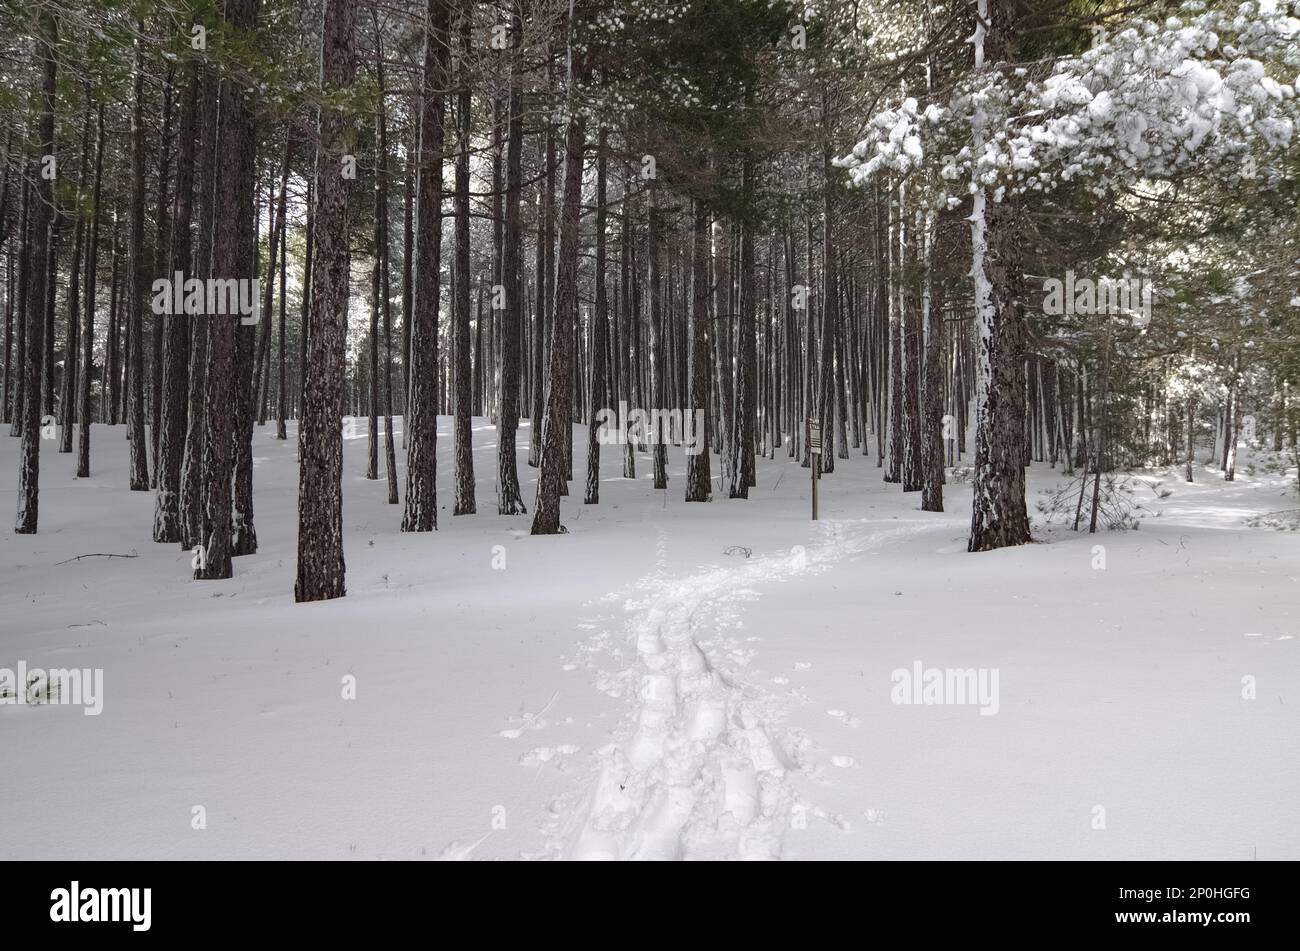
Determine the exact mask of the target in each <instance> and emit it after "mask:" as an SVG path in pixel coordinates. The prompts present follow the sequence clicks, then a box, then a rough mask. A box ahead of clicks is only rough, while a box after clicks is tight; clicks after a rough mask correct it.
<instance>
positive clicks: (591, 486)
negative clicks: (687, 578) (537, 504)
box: [583, 126, 609, 505]
mask: <svg viewBox="0 0 1300 951" xmlns="http://www.w3.org/2000/svg"><path fill="white" fill-rule="evenodd" d="M608 144H609V130H608V129H606V128H605V127H604V126H601V129H600V136H599V138H598V140H597V142H596V312H595V314H593V315H592V321H593V327H592V332H591V412H590V414H589V417H588V428H587V492H586V495H585V496H584V498H583V501H584V502H585V503H586V504H588V505H595V504H596V503H598V502H600V438H599V434H600V423H599V421H598V418H597V417H598V416H600V411H601V410H602V409H606V408H608V405H609V371H608V361H607V353H606V348H607V346H608V344H607V342H606V336H607V334H608V328H607V322H608V320H609V300H608V298H607V297H606V293H605V215H606V200H605V186H606V182H607V176H608V172H609V156H608V155H607V154H606V149H607V146H608Z"/></svg>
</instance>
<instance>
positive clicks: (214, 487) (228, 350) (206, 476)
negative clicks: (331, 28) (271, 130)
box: [194, 0, 258, 579]
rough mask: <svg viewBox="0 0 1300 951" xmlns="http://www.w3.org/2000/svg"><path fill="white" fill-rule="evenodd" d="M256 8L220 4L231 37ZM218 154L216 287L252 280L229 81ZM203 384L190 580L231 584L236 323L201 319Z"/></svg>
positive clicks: (238, 110) (246, 198)
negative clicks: (197, 536)
mask: <svg viewBox="0 0 1300 951" xmlns="http://www.w3.org/2000/svg"><path fill="white" fill-rule="evenodd" d="M257 2H258V0H227V4H226V20H227V22H228V23H229V24H230V25H231V26H233V27H234V28H235V29H236V30H251V29H252V28H253V26H254V24H255V22H256V18H257ZM220 97H221V98H220V101H221V116H220V130H219V135H220V137H221V138H220V147H219V148H218V151H217V166H218V168H217V185H216V189H217V191H216V195H217V208H218V212H217V214H216V219H215V223H214V227H213V239H212V262H213V264H212V276H213V278H214V279H218V280H250V279H251V278H252V264H253V261H252V257H253V250H254V249H253V247H252V244H253V240H252V239H253V218H254V215H255V208H254V194H253V191H254V187H253V176H254V162H253V149H254V145H253V133H254V129H253V119H254V117H253V111H252V108H251V106H250V102H249V95H248V93H247V92H246V91H245V90H244V89H243V88H242V87H241V86H240V85H239V84H238V83H237V82H236V81H235V80H233V79H229V78H226V79H222V81H221V92H220ZM204 321H205V323H206V324H207V327H208V355H207V379H206V381H205V384H206V385H205V393H204V402H205V413H204V429H205V433H204V440H203V477H202V478H203V496H204V516H203V552H202V554H201V556H199V557H198V559H197V562H198V567H197V568H195V571H194V577H195V578H196V579H219V578H229V577H230V576H231V556H232V554H233V553H234V546H233V541H234V539H233V537H232V528H233V527H234V526H233V519H232V510H233V509H234V500H233V499H232V492H231V483H232V479H233V476H234V474H235V473H234V467H235V458H234V457H235V445H236V442H239V443H242V442H243V427H244V418H245V415H246V413H247V411H248V399H247V398H246V396H244V395H242V394H241V393H240V392H239V390H240V388H241V385H246V383H245V382H244V377H243V375H242V374H240V373H239V361H238V354H237V349H238V348H237V346H236V332H237V328H238V327H239V326H240V325H239V318H238V316H236V315H232V314H208V315H207V316H206V317H205V318H204Z"/></svg>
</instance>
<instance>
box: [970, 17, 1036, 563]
mask: <svg viewBox="0 0 1300 951" xmlns="http://www.w3.org/2000/svg"><path fill="white" fill-rule="evenodd" d="M991 3H992V8H993V13H992V16H991V18H990V16H989V6H990V0H979V4H978V12H979V22H978V24H977V26H976V28H975V40H974V42H975V68H976V70H982V69H984V68H985V53H986V50H985V44H986V43H987V44H988V45H989V46H991V47H992V49H993V51H994V53H995V61H996V60H998V59H1002V58H1005V55H1006V53H1007V52H1008V50H1009V43H1010V23H1009V17H1010V13H1009V11H1008V9H1007V6H1008V5H1007V3H1006V2H1005V0H991ZM986 23H988V30H987V36H986V28H985V24H986ZM985 123H986V120H985V116H984V114H983V111H982V110H981V109H978V108H977V109H976V112H975V119H974V122H973V123H972V127H973V128H972V131H973V134H974V143H975V151H976V153H978V152H979V151H980V150H981V149H982V148H983V146H984V138H985V134H986V129H985ZM975 189H976V190H975V195H974V207H973V211H972V214H971V250H972V268H971V274H972V278H973V280H974V282H975V318H976V324H977V327H978V335H977V340H976V365H975V379H976V404H975V405H976V428H975V462H974V468H973V473H972V480H971V481H972V483H973V485H974V502H973V504H972V507H971V530H970V540H969V542H968V545H967V548H968V550H969V551H989V550H991V549H995V548H1005V547H1008V546H1011V545H1023V544H1024V543H1025V542H1028V541H1029V516H1028V513H1027V511H1026V509H1025V470H1024V445H1025V426H1024V417H1025V379H1024V373H1025V370H1024V316H1023V314H1022V312H1021V307H1022V299H1023V286H1022V285H1023V283H1024V275H1023V268H1022V266H1021V258H1020V253H1021V249H1020V222H1019V214H1020V212H1019V209H1018V208H1017V207H1016V205H1015V203H1014V202H1013V201H1012V200H1011V199H1010V198H1009V197H1008V198H1006V199H1004V200H1003V201H1001V202H998V201H994V202H989V200H988V196H987V194H986V192H985V189H984V187H983V186H982V185H981V184H979V183H978V182H977V183H976V185H975Z"/></svg>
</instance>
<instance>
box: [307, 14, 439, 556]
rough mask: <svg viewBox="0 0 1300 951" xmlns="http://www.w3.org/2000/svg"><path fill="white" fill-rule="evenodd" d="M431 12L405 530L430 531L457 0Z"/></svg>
mask: <svg viewBox="0 0 1300 951" xmlns="http://www.w3.org/2000/svg"><path fill="white" fill-rule="evenodd" d="M426 15H427V19H426V22H425V29H426V34H425V40H424V73H423V76H422V100H421V104H420V148H419V162H420V166H419V173H418V184H417V189H418V190H417V192H416V229H417V234H418V238H417V244H416V254H417V261H416V268H415V280H416V285H415V300H414V307H415V312H414V315H413V321H412V326H411V371H410V375H411V399H410V403H409V404H408V409H409V412H410V417H411V418H410V422H409V424H408V425H409V428H410V433H411V435H410V439H409V441H408V443H407V462H406V508H405V512H404V513H403V515H402V531H404V532H428V531H432V530H434V529H435V528H437V527H438V495H437V484H436V481H435V463H434V455H435V452H436V447H437V439H438V269H439V266H440V262H441V256H442V207H441V205H442V145H443V114H444V107H445V103H444V100H443V95H444V92H443V91H444V90H445V89H446V88H447V62H448V57H449V55H450V53H449V36H448V35H449V32H450V17H451V9H450V3H449V0H427V6H426ZM314 332H315V331H314V330H313V333H314Z"/></svg>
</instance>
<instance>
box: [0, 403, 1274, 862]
mask: <svg viewBox="0 0 1300 951" xmlns="http://www.w3.org/2000/svg"><path fill="white" fill-rule="evenodd" d="M440 424H441V425H440V433H439V443H438V457H439V458H438V481H439V497H440V512H439V531H437V532H436V533H432V534H426V535H404V534H402V533H400V532H399V531H398V526H399V523H400V515H401V513H400V506H389V505H387V504H385V501H384V499H385V493H386V490H385V485H384V482H383V480H382V479H381V480H380V481H379V482H368V481H367V480H365V479H364V478H362V477H361V476H362V474H363V473H364V471H365V451H366V449H365V446H366V444H365V439H364V438H360V439H353V440H349V441H348V442H347V443H346V448H345V476H344V478H345V486H344V495H345V503H344V523H345V530H346V540H345V541H346V557H347V565H348V582H347V583H348V596H347V598H345V599H343V600H341V601H334V602H326V603H318V604H311V605H295V604H294V603H293V594H292V591H293V557H294V550H295V537H294V533H295V527H296V518H297V509H296V498H295V496H296V491H297V471H296V464H295V451H296V432H295V428H294V427H293V425H292V424H291V425H290V432H289V435H290V439H289V441H288V442H277V441H276V440H275V439H274V429H273V427H259V428H258V429H257V430H256V433H255V436H254V439H255V443H254V455H255V457H256V474H255V485H256V524H257V531H258V538H259V541H260V544H261V550H260V552H259V553H258V554H256V555H252V556H247V557H243V558H239V559H236V562H235V576H234V578H233V579H231V580H229V581H223V582H194V581H191V580H190V570H189V564H190V555H189V554H188V553H184V552H181V551H180V550H179V548H178V547H175V546H170V545H156V544H154V543H153V542H152V541H151V540H150V528H151V525H152V516H153V505H154V498H153V494H152V493H143V492H140V493H132V492H129V491H127V489H126V484H127V473H126V443H125V439H124V429H123V428H121V427H118V428H109V427H104V426H96V427H95V428H94V430H93V436H92V473H93V475H92V477H91V478H90V479H84V480H77V479H74V478H72V472H73V471H74V461H75V460H74V457H73V456H69V455H59V454H57V453H56V452H55V451H54V450H55V446H56V443H55V442H53V441H49V442H45V443H44V444H43V446H42V458H41V462H42V473H41V487H42V490H41V498H40V516H41V522H40V525H41V531H40V534H38V535H36V536H17V535H13V534H12V533H10V532H9V531H8V530H6V531H5V532H4V533H3V534H2V535H0V538H3V543H2V544H0V668H10V669H13V668H16V666H17V665H18V663H19V662H24V663H25V664H26V665H27V666H28V667H29V668H37V667H40V668H72V667H76V668H91V669H94V668H102V670H103V678H104V679H103V697H102V698H101V699H102V703H103V710H102V713H100V715H98V716H86V715H84V713H83V710H82V708H81V707H78V706H74V705H71V704H49V703H46V704H7V705H0V762H3V763H4V764H5V774H6V777H7V782H6V784H5V785H6V790H5V794H4V796H3V797H0V857H3V858H145V857H158V858H209V857H212V858H236V857H257V858H272V857H302V858H421V857H428V858H437V857H447V858H461V857H468V858H475V859H483V858H515V857H520V856H523V857H535V858H561V857H574V858H578V857H581V858H592V857H636V858H706V857H741V858H752V857H757V858H766V857H785V858H832V857H833V858H847V857H853V858H1160V859H1184V858H1207V859H1208V858H1219V859H1250V858H1254V857H1258V858H1261V859H1263V858H1292V859H1294V858H1300V826H1298V825H1297V823H1296V822H1295V818H1294V809H1295V804H1296V802H1298V801H1300V758H1298V757H1297V756H1296V755H1295V749H1296V736H1297V727H1300V655H1298V654H1297V651H1300V645H1297V641H1296V639H1295V635H1296V634H1297V628H1298V627H1300V610H1297V606H1300V554H1298V550H1297V547H1296V537H1295V535H1294V534H1291V533H1286V532H1278V531H1272V530H1269V529H1267V528H1252V527H1249V526H1248V524H1247V521H1248V519H1250V518H1251V517H1252V516H1258V515H1260V514H1262V513H1266V512H1273V511H1277V510H1281V509H1287V508H1294V507H1295V505H1296V503H1295V501H1294V498H1295V497H1294V488H1293V483H1294V470H1293V471H1292V473H1291V480H1292V487H1291V488H1290V490H1288V486H1287V483H1286V479H1285V477H1284V475H1283V474H1281V473H1278V472H1272V473H1263V472H1261V473H1259V474H1256V475H1252V474H1250V473H1249V472H1247V471H1244V470H1245V469H1246V468H1247V467H1246V465H1245V464H1244V462H1243V463H1242V465H1241V470H1243V471H1239V473H1238V481H1237V482H1236V483H1235V484H1225V483H1223V482H1222V481H1221V476H1219V475H1218V474H1217V473H1215V472H1214V471H1212V470H1209V469H1200V470H1198V472H1197V478H1198V482H1197V483H1196V484H1194V485H1186V484H1184V483H1182V482H1181V480H1179V479H1178V478H1177V474H1176V473H1172V474H1165V473H1144V474H1142V476H1143V478H1145V479H1148V480H1151V481H1154V480H1156V479H1164V484H1163V486H1162V488H1164V489H1172V490H1173V494H1172V495H1170V496H1169V497H1168V498H1167V499H1165V500H1163V501H1158V500H1155V497H1154V495H1153V496H1152V499H1153V504H1152V508H1153V512H1155V513H1158V514H1153V515H1152V516H1151V517H1148V518H1147V519H1146V520H1145V521H1144V522H1143V524H1142V526H1141V528H1140V530H1138V531H1131V532H1126V533H1118V532H1107V533H1103V534H1099V535H1097V536H1088V535H1086V534H1079V535H1075V534H1073V533H1071V532H1066V531H1059V530H1044V529H1042V528H1041V526H1039V525H1037V524H1036V531H1035V536H1036V539H1037V540H1038V541H1039V542H1040V543H1039V544H1034V545H1029V546H1024V547H1022V548H1018V549H1013V550H1004V551H998V552H992V553H988V554H981V555H970V554H967V553H966V551H965V536H966V530H967V523H968V521H969V515H970V497H969V496H970V488H969V486H968V485H960V484H956V485H949V486H948V487H947V489H946V499H945V502H946V505H947V508H948V511H947V512H946V513H944V514H938V515H936V514H930V513H923V512H921V511H919V504H920V497H919V493H914V494H908V495H904V494H903V493H902V492H901V490H900V489H899V487H898V486H896V485H885V484H884V483H883V482H882V481H881V479H880V470H878V469H877V468H876V467H875V460H874V457H873V458H869V459H868V458H864V457H863V456H861V455H859V454H858V453H856V452H855V453H854V455H853V456H852V458H850V459H848V460H837V469H836V472H835V473H834V474H832V475H829V476H827V477H826V478H825V479H824V480H823V481H822V483H821V500H822V521H820V522H818V523H812V522H811V521H810V520H809V513H808V509H809V503H808V495H809V491H808V490H809V486H808V478H809V473H808V470H806V469H802V468H800V467H799V465H798V464H797V463H796V462H791V461H789V460H788V459H787V458H786V456H785V451H784V449H782V450H780V451H779V452H778V458H777V459H776V460H775V461H771V460H762V459H760V460H759V468H758V486H757V488H756V489H754V490H751V495H752V498H751V499H750V500H749V501H732V500H728V499H726V498H725V492H723V491H717V490H716V488H715V500H714V501H713V502H712V503H710V504H707V505H701V504H692V505H687V504H686V503H685V502H683V501H682V493H683V488H684V458H683V455H682V453H681V451H680V450H670V464H671V481H670V483H669V489H668V491H667V493H664V492H657V491H655V490H654V489H653V488H652V482H651V481H650V478H649V474H650V471H651V469H650V464H649V458H648V457H647V456H644V455H642V456H640V457H639V458H638V470H637V471H638V476H639V477H638V478H637V479H636V480H635V481H632V480H625V479H623V478H622V477H621V471H622V470H621V459H620V454H619V453H618V452H616V451H615V450H614V449H612V448H610V447H605V449H604V451H603V453H602V467H603V468H602V471H603V481H602V485H601V503H600V504H599V505H597V506H584V505H583V504H582V495H581V491H582V490H581V486H582V478H583V472H582V468H583V465H584V462H585V458H586V455H585V445H586V436H585V430H577V431H576V432H577V436H576V438H575V443H576V447H575V448H576V449H577V451H576V452H575V457H574V458H575V469H576V470H577V471H575V476H577V478H576V479H575V482H574V483H573V484H572V491H573V493H574V494H573V495H571V496H569V497H568V498H567V499H566V500H565V502H564V522H565V524H566V525H567V526H568V528H569V534H567V535H563V536H556V537H545V538H532V537H530V536H529V535H528V526H529V523H530V517H528V516H521V517H513V518H504V517H499V516H497V515H495V514H492V513H495V510H496V505H495V491H494V486H493V481H492V480H493V476H494V472H495V465H494V460H495V454H496V443H495V431H494V430H493V428H492V427H491V426H490V425H488V424H487V423H485V422H484V421H482V420H478V421H476V424H475V433H474V439H475V450H476V458H475V465H476V473H477V474H478V476H479V479H478V508H479V511H480V513H487V514H479V515H474V516H461V517H456V518H453V517H452V516H451V514H450V507H449V506H450V502H451V485H452V479H451V476H452V472H451V468H450V465H451V464H450V455H449V451H450V448H451V445H450V440H449V439H448V438H447V437H448V424H449V420H448V419H447V418H443V419H441V420H440ZM397 426H398V430H399V432H400V421H399V422H398V424H397ZM358 431H360V432H364V426H363V427H360V429H359V430H358ZM527 438H528V429H527V426H526V425H525V426H524V427H523V428H521V430H520V433H519V439H518V445H519V447H520V474H521V479H522V480H524V497H525V501H526V502H527V503H528V506H529V510H530V512H531V510H532V501H533V494H534V492H535V488H534V482H535V478H536V470H535V469H529V468H528V467H527V466H526V465H525V463H524V459H525V456H526V453H525V451H524V448H525V447H526V445H527ZM17 452H18V440H16V439H10V438H8V437H5V438H0V506H2V507H4V510H5V511H8V512H12V511H13V510H14V506H15V491H16V479H15V473H16V471H17ZM873 452H874V444H873ZM403 455H404V454H403V453H402V452H401V450H400V448H399V450H398V457H399V464H400V460H401V457H402V456H403ZM712 464H713V468H714V475H715V487H716V486H717V479H716V476H717V460H716V457H715V458H714V459H713V460H712ZM1059 479H1060V474H1059V471H1052V470H1050V469H1048V467H1046V466H1043V465H1035V466H1034V467H1033V470H1032V471H1031V474H1030V486H1031V489H1030V491H1031V498H1030V505H1031V508H1032V506H1033V504H1034V502H1035V500H1036V498H1037V493H1038V492H1039V491H1040V490H1041V489H1043V488H1045V487H1047V486H1049V485H1052V484H1054V483H1055V482H1056V481H1058V480H1059ZM399 485H402V486H404V485H405V478H404V474H402V475H401V476H400V478H399ZM1288 491H1290V492H1291V494H1290V495H1289V496H1288ZM1097 545H1101V546H1104V551H1100V552H1099V551H1098V550H1097V549H1096V548H1095V546H1097ZM91 553H117V554H125V555H131V554H134V555H136V556H137V557H132V558H113V559H107V558H102V557H92V558H82V559H80V560H75V561H68V559H72V558H75V556H77V555H83V554H91ZM1101 564H1104V566H1105V567H1104V568H1101V567H1100V565H1101ZM931 670H935V671H938V672H940V675H942V672H944V671H957V672H959V673H960V672H970V673H971V674H972V676H978V677H979V678H982V679H980V680H979V683H980V685H981V687H982V688H984V692H983V693H982V695H981V696H975V694H974V693H973V692H968V694H967V695H966V696H965V697H958V698H956V699H959V700H961V701H962V702H953V701H954V696H953V695H952V692H951V689H948V690H947V692H942V693H939V694H937V695H935V696H931V697H929V699H931V700H933V699H943V700H947V701H949V702H947V703H932V702H925V699H926V695H925V693H924V691H923V685H922V684H921V683H920V682H918V683H916V684H910V683H908V682H907V680H908V679H909V678H911V675H912V672H913V671H920V672H921V673H922V679H923V678H924V672H926V671H931ZM904 675H906V676H904ZM975 683H976V680H974V679H972V680H971V681H970V684H971V685H972V689H973V685H974V684H975ZM353 685H354V686H353ZM948 686H949V688H951V684H949V685H948ZM994 688H995V690H994ZM990 690H994V692H993V693H992V694H990V693H989V691H990ZM353 694H354V695H355V698H354V699H352V698H351V697H352V696H353ZM1248 697H1249V699H1248ZM901 699H906V700H920V701H922V702H906V703H904V702H897V701H899V700H901ZM196 827H198V828H196Z"/></svg>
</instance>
